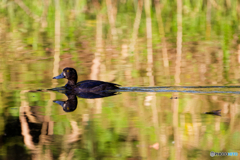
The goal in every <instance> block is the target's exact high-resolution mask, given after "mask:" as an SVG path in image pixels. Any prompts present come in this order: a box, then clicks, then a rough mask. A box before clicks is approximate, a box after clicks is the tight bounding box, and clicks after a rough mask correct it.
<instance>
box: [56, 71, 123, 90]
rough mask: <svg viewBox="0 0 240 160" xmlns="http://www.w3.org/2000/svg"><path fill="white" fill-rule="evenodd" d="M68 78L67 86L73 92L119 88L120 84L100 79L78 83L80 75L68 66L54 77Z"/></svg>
mask: <svg viewBox="0 0 240 160" xmlns="http://www.w3.org/2000/svg"><path fill="white" fill-rule="evenodd" d="M61 78H66V79H67V80H68V82H67V84H66V85H65V88H66V89H67V90H71V91H73V92H75V93H76V92H77V93H79V92H101V91H109V90H116V89H119V86H120V85H119V84H115V83H110V82H104V81H99V80H84V81H81V82H78V83H77V80H78V75H77V71H76V70H75V69H74V68H70V67H66V68H64V69H63V71H62V73H61V74H60V75H58V76H56V77H53V79H61Z"/></svg>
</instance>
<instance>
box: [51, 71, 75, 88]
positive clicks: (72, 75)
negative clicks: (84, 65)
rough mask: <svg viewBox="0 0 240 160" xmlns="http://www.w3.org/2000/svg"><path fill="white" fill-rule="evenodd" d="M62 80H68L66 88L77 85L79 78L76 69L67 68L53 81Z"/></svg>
mask: <svg viewBox="0 0 240 160" xmlns="http://www.w3.org/2000/svg"><path fill="white" fill-rule="evenodd" d="M61 78H66V79H68V83H67V84H66V86H68V85H69V86H73V85H76V83H77V78H78V76H77V72H76V70H75V69H74V68H69V67H67V68H64V69H63V72H62V73H61V74H60V75H59V76H56V77H53V79H61Z"/></svg>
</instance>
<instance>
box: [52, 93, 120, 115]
mask: <svg viewBox="0 0 240 160" xmlns="http://www.w3.org/2000/svg"><path fill="white" fill-rule="evenodd" d="M117 94H119V93H118V92H109V91H99V92H80V93H78V94H72V93H71V92H66V93H65V95H66V96H67V97H68V100H67V101H58V100H56V101H53V102H55V103H57V104H59V105H61V106H62V108H63V110H64V111H65V112H73V111H74V110H76V108H77V104H78V101H77V97H80V98H85V99H95V98H104V97H109V96H114V95H117Z"/></svg>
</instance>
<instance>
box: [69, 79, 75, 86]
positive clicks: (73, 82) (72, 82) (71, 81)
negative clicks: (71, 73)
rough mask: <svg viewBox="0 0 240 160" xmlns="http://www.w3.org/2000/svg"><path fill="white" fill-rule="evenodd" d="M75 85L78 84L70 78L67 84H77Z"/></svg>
mask: <svg viewBox="0 0 240 160" xmlns="http://www.w3.org/2000/svg"><path fill="white" fill-rule="evenodd" d="M75 85H76V81H74V80H68V83H67V86H75Z"/></svg>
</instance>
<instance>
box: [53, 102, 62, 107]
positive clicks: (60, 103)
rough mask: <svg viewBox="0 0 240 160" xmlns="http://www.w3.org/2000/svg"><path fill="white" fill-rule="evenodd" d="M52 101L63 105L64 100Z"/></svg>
mask: <svg viewBox="0 0 240 160" xmlns="http://www.w3.org/2000/svg"><path fill="white" fill-rule="evenodd" d="M53 102H54V103H57V104H59V105H61V106H62V107H63V106H64V101H53Z"/></svg>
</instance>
